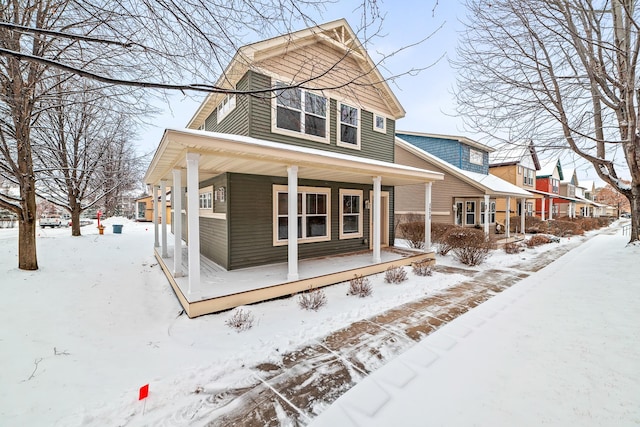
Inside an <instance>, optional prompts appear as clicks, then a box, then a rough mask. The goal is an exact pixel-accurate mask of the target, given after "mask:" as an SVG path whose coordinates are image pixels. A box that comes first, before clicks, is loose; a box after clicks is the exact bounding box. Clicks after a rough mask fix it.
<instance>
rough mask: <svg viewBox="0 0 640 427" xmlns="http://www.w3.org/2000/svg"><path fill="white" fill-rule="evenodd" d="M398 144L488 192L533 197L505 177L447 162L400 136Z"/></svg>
mask: <svg viewBox="0 0 640 427" xmlns="http://www.w3.org/2000/svg"><path fill="white" fill-rule="evenodd" d="M396 145H398V146H399V147H402V148H403V149H405V150H406V151H409V152H410V153H412V154H414V155H416V156H418V157H419V158H422V159H423V160H426V161H427V162H429V163H431V164H433V165H435V166H438V167H440V168H442V169H443V170H444V171H445V173H450V174H451V175H454V176H456V177H458V178H459V179H462V180H463V181H465V182H467V183H469V184H471V185H473V186H475V187H477V188H478V189H480V190H481V191H483V192H485V193H486V194H489V195H496V196H504V197H533V195H532V194H531V193H530V192H528V191H526V190H524V189H522V188H520V187H518V186H517V185H513V184H511V183H510V182H507V181H505V180H504V179H501V178H498V177H497V176H494V175H491V174H487V175H484V174H481V173H477V172H469V171H466V170H462V169H460V168H458V167H456V166H454V165H452V164H451V163H448V162H445V161H444V160H442V159H440V158H439V157H436V156H434V155H433V154H430V153H427V152H426V151H424V150H421V149H420V148H418V147H416V146H415V145H413V144H411V143H408V142H406V141H405V140H403V139H402V138H400V137H396Z"/></svg>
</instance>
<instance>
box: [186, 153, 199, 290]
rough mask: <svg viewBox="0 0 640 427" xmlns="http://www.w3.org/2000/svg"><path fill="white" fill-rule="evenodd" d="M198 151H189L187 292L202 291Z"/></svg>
mask: <svg viewBox="0 0 640 427" xmlns="http://www.w3.org/2000/svg"><path fill="white" fill-rule="evenodd" d="M199 159H200V155H199V154H197V153H187V240H188V242H187V253H188V257H189V288H188V290H187V293H188V294H189V295H191V294H197V293H198V292H199V291H200V211H199V202H200V198H199V189H198V160H199Z"/></svg>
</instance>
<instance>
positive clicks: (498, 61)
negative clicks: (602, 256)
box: [456, 0, 640, 242]
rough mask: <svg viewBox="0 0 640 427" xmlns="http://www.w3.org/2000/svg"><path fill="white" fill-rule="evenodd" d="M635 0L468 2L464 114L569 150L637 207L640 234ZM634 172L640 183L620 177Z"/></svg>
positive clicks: (469, 120) (462, 58)
mask: <svg viewBox="0 0 640 427" xmlns="http://www.w3.org/2000/svg"><path fill="white" fill-rule="evenodd" d="M635 3H636V2H635V1H633V0H608V1H606V0H605V1H599V2H593V1H592V0H468V1H467V7H468V10H469V16H468V17H467V19H466V24H465V25H466V31H465V32H464V33H463V35H462V39H461V41H460V45H459V50H458V53H459V60H458V61H457V63H456V68H457V70H458V73H459V74H458V75H459V77H458V86H457V89H456V96H457V100H458V106H459V107H458V112H459V113H460V114H461V115H462V116H463V117H464V118H465V122H466V125H467V126H469V127H470V128H472V129H474V130H476V131H480V132H484V133H486V134H489V135H492V136H499V137H502V138H503V139H505V140H506V141H507V142H508V143H513V141H529V140H531V139H533V140H535V141H536V148H538V147H540V148H541V149H542V150H544V149H545V148H546V149H555V150H559V149H566V148H569V149H570V150H572V151H573V152H574V153H576V155H577V156H579V157H580V158H582V159H584V160H586V161H588V162H590V163H591V164H592V165H593V167H594V168H595V171H596V172H597V174H598V176H599V177H600V178H602V179H603V180H604V181H605V182H607V183H608V184H610V185H611V186H612V187H613V188H614V189H616V191H618V192H620V193H622V194H623V195H624V196H625V197H626V198H627V199H628V200H629V202H630V204H631V212H632V215H633V219H632V233H631V242H636V241H638V239H639V237H638V232H639V231H640V228H639V226H640V135H639V128H638V126H639V116H638V113H639V110H638V103H639V101H640V86H639V85H638V77H637V75H636V72H637V69H636V66H637V60H638V54H639V53H640V39H639V38H638V28H639V27H638V24H640V21H639V20H638V11H637V9H636V8H635ZM627 170H628V172H629V173H630V175H631V183H630V184H628V183H625V182H624V181H623V180H622V179H621V176H620V174H621V173H625V174H626V173H627Z"/></svg>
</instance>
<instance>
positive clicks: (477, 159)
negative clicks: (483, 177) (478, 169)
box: [469, 148, 484, 166]
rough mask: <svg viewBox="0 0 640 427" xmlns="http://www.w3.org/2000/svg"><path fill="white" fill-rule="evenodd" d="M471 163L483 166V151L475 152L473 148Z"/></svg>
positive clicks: (471, 150)
mask: <svg viewBox="0 0 640 427" xmlns="http://www.w3.org/2000/svg"><path fill="white" fill-rule="evenodd" d="M469 162H471V163H473V164H474V165H481V166H482V165H483V164H484V156H483V154H482V151H478V150H474V149H473V148H470V149H469Z"/></svg>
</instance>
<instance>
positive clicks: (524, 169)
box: [489, 142, 541, 222]
mask: <svg viewBox="0 0 640 427" xmlns="http://www.w3.org/2000/svg"><path fill="white" fill-rule="evenodd" d="M539 170H540V160H539V159H538V154H537V152H536V149H535V146H534V144H533V142H530V143H529V144H509V145H505V146H503V147H501V148H500V149H498V150H495V151H494V152H492V153H490V155H489V173H490V174H491V175H495V176H497V177H498V178H501V179H503V180H505V181H507V182H509V183H511V184H513V185H515V186H517V187H519V188H522V189H523V190H525V191H527V192H529V193H531V191H532V190H535V189H536V173H537V171H539ZM540 197H541V196H539V195H536V194H531V197H530V198H527V199H526V200H525V203H524V206H522V204H518V206H517V207H516V209H515V210H514V209H510V210H509V211H510V214H513V213H515V214H516V215H518V216H520V217H522V216H533V214H534V208H535V203H536V201H535V199H536V198H540ZM496 209H497V211H498V212H497V214H496V215H497V219H498V221H502V222H504V221H505V219H506V217H507V207H506V204H505V201H503V200H499V201H498V206H497V208H496ZM523 213H524V215H523Z"/></svg>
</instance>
